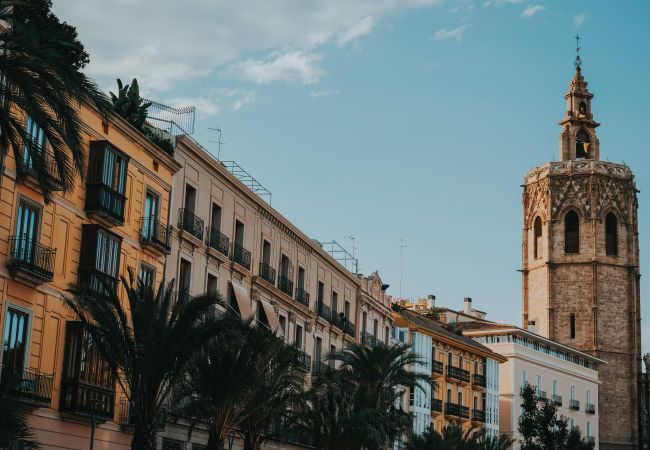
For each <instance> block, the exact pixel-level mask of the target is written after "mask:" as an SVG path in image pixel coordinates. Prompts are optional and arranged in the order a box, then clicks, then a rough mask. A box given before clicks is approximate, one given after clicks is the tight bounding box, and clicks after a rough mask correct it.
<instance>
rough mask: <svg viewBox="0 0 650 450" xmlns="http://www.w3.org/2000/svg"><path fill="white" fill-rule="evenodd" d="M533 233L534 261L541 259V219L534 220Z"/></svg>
mask: <svg viewBox="0 0 650 450" xmlns="http://www.w3.org/2000/svg"><path fill="white" fill-rule="evenodd" d="M533 232H534V233H535V259H537V258H541V257H542V218H541V217H539V216H537V218H535V225H534V226H533Z"/></svg>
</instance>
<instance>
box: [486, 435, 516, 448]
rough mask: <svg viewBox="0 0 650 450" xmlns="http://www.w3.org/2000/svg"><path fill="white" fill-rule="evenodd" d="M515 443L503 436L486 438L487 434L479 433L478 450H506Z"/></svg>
mask: <svg viewBox="0 0 650 450" xmlns="http://www.w3.org/2000/svg"><path fill="white" fill-rule="evenodd" d="M514 442H515V440H514V439H511V438H509V437H508V436H506V435H505V434H500V435H499V436H488V435H487V433H481V435H480V436H479V438H478V442H477V443H478V447H477V449H478V450H508V449H510V448H511V447H512V444H513V443H514Z"/></svg>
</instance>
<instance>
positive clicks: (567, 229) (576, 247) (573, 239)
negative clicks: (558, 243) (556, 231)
mask: <svg viewBox="0 0 650 450" xmlns="http://www.w3.org/2000/svg"><path fill="white" fill-rule="evenodd" d="M564 253H580V217H578V213H577V212H575V211H569V212H568V213H566V216H564Z"/></svg>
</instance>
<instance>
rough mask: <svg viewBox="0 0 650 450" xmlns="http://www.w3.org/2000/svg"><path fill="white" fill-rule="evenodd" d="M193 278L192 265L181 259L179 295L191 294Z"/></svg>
mask: <svg viewBox="0 0 650 450" xmlns="http://www.w3.org/2000/svg"><path fill="white" fill-rule="evenodd" d="M191 276H192V264H190V262H189V261H186V260H184V259H181V268H180V272H179V274H178V293H179V294H180V295H185V294H189V293H190V283H191Z"/></svg>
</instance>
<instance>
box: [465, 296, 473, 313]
mask: <svg viewBox="0 0 650 450" xmlns="http://www.w3.org/2000/svg"><path fill="white" fill-rule="evenodd" d="M463 312H464V313H465V314H468V315H471V314H472V299H471V298H470V297H465V310H464V311H463Z"/></svg>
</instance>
